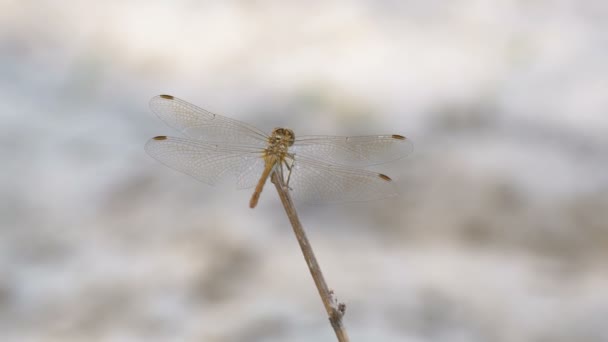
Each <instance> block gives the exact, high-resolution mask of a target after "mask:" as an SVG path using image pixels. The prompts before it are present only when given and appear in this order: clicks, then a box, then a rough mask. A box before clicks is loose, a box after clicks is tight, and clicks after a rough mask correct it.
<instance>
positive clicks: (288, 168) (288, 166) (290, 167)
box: [284, 159, 296, 190]
mask: <svg viewBox="0 0 608 342" xmlns="http://www.w3.org/2000/svg"><path fill="white" fill-rule="evenodd" d="M295 162H296V161H295V160H294V159H292V160H291V165H290V164H289V163H288V162H287V160H285V161H284V163H285V167H286V168H287V170H288V171H289V173H288V174H287V182H285V185H287V188H288V189H289V190H293V189H292V188H290V187H289V180H290V179H291V171H292V170H293V164H295Z"/></svg>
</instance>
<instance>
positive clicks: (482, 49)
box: [0, 0, 608, 342]
mask: <svg viewBox="0 0 608 342" xmlns="http://www.w3.org/2000/svg"><path fill="white" fill-rule="evenodd" d="M607 17H608V3H607V2H605V1H601V0H595V1H591V0H590V1H574V0H571V1H567V0H557V1H543V0H536V1H523V0H500V1H491V2H490V1H482V0H459V1H449V2H445V1H392V0H381V1H378V0H376V1H371V0H368V1H364V0H360V1H316V0H313V1H306V2H289V1H200V2H197V1H157V2H148V1H136V0H132V1H114V0H112V1H105V2H92V1H16V0H13V1H12V0H3V1H0V90H1V91H0V117H1V118H2V120H1V124H0V153H1V160H2V172H1V173H0V174H1V177H0V193H1V196H0V340H2V341H334V340H335V337H334V333H333V331H332V330H331V328H330V326H329V324H328V322H327V318H326V316H325V312H324V309H323V306H322V304H321V301H320V299H319V298H318V294H317V290H316V289H315V287H314V285H313V281H312V279H311V277H310V274H309V273H308V269H307V267H306V264H305V262H304V260H303V257H302V255H301V252H300V250H299V247H298V245H297V242H296V240H295V237H294V236H293V233H292V230H291V227H290V226H289V223H288V221H287V218H286V216H285V214H284V212H283V208H282V207H281V205H280V202H279V200H278V196H277V195H276V192H275V191H274V189H273V188H272V187H267V188H266V190H265V192H264V193H263V195H262V198H261V202H260V205H259V207H258V208H256V209H255V210H251V209H249V208H248V201H249V196H250V191H237V190H236V189H235V186H234V185H230V184H224V185H221V186H217V187H209V186H206V185H204V184H203V183H200V182H197V181H196V180H194V179H192V178H190V177H188V176H186V175H183V174H180V173H178V172H176V171H174V170H171V169H169V168H167V167H165V166H163V165H161V164H160V163H158V162H156V161H155V160H153V159H152V158H150V157H149V156H148V155H146V153H145V152H144V150H143V145H144V143H145V142H146V140H147V139H149V138H150V137H152V136H155V135H176V133H175V132H174V131H172V130H171V129H170V128H169V127H167V126H165V125H164V124H163V123H162V122H161V121H160V120H159V119H158V118H157V117H156V116H154V115H153V114H152V113H151V112H150V110H149V109H148V101H149V99H150V98H151V97H152V96H154V95H157V94H161V93H167V94H172V95H175V96H178V97H181V98H183V99H186V100H188V101H190V102H192V103H194V104H197V105H199V106H201V107H204V108H206V109H208V110H211V111H214V112H217V113H221V114H223V115H226V116H229V117H232V118H235V119H239V120H243V121H246V122H248V123H251V124H253V125H255V126H257V127H259V128H261V129H264V130H266V131H269V130H271V129H272V128H273V127H276V126H287V127H290V128H292V129H293V130H294V131H295V132H296V135H297V134H334V135H355V134H374V133H375V134H381V133H391V134H392V133H397V134H403V135H405V136H407V137H409V138H411V139H412V140H413V142H414V145H415V151H414V153H413V154H412V155H411V156H410V157H408V158H406V159H403V160H400V161H397V162H394V163H391V164H387V165H382V166H380V167H379V168H378V170H379V171H381V172H384V173H387V174H389V175H390V176H391V177H393V178H394V179H395V180H396V184H397V186H398V188H399V191H400V192H401V193H402V195H401V196H400V197H399V198H398V199H393V200H389V201H378V202H370V203H363V204H349V205H331V206H323V207H315V206H301V207H299V208H298V209H299V211H300V216H301V220H302V222H303V224H304V226H305V227H306V228H307V230H308V234H309V238H310V240H311V243H312V244H313V246H314V248H315V251H316V253H317V257H318V259H319V262H320V264H321V267H322V268H323V271H324V272H325V275H326V278H327V281H328V283H329V285H330V287H332V288H333V289H335V291H336V293H337V295H338V299H339V300H341V301H344V302H346V304H347V311H346V316H345V318H344V320H345V324H346V327H347V329H348V331H349V334H350V335H351V339H352V341H389V342H390V341H608V327H607V323H608V291H607V289H608V267H607V266H608V262H607V258H608V172H606V170H607V168H608V137H607V133H608V115H607V111H606V108H608V83H607V82H608V81H607V80H608V64H607V63H606V60H608V21H607V20H606V18H607Z"/></svg>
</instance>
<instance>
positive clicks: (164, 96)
mask: <svg viewBox="0 0 608 342" xmlns="http://www.w3.org/2000/svg"><path fill="white" fill-rule="evenodd" d="M159 96H160V98H161V99H165V100H173V99H174V97H173V96H171V95H159Z"/></svg>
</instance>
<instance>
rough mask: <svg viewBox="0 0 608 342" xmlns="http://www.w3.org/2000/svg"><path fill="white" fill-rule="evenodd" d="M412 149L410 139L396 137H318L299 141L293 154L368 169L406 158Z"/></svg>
mask: <svg viewBox="0 0 608 342" xmlns="http://www.w3.org/2000/svg"><path fill="white" fill-rule="evenodd" d="M413 149H414V146H413V145H412V143H411V141H410V140H409V139H407V138H406V137H404V136H402V135H397V134H392V135H366V136H354V137H336V136H320V135H317V136H302V137H299V138H297V137H296V141H295V143H294V144H293V146H292V147H291V148H290V152H292V153H295V154H296V156H305V157H308V158H313V159H319V160H322V161H324V162H327V163H336V164H341V165H353V166H369V165H377V164H382V163H386V162H389V161H393V160H397V159H400V158H403V157H405V156H407V155H408V154H410V153H411V152H412V151H413Z"/></svg>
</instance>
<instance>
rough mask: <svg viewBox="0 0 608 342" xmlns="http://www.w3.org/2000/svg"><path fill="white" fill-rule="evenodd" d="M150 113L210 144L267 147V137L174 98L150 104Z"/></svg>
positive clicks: (158, 97)
mask: <svg viewBox="0 0 608 342" xmlns="http://www.w3.org/2000/svg"><path fill="white" fill-rule="evenodd" d="M150 109H151V110H152V111H153V112H154V113H155V114H156V115H157V116H158V117H159V118H160V119H161V120H163V121H164V122H165V123H166V124H167V125H168V126H170V127H173V128H175V129H177V130H178V131H180V132H182V133H183V134H185V135H186V136H188V137H190V138H194V139H198V140H202V141H206V142H211V143H228V144H250V145H254V146H266V144H267V136H266V134H265V133H264V132H262V131H260V130H259V129H257V128H255V127H253V126H251V125H248V124H246V123H244V122H241V121H238V120H234V119H230V118H227V117H224V116H221V115H218V114H214V113H211V112H209V111H206V110H204V109H202V108H199V107H197V106H195V105H193V104H190V103H188V102H186V101H184V100H181V99H178V98H177V97H174V96H171V95H158V96H155V97H153V98H152V99H151V100H150Z"/></svg>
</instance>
